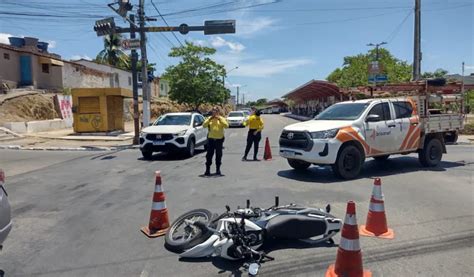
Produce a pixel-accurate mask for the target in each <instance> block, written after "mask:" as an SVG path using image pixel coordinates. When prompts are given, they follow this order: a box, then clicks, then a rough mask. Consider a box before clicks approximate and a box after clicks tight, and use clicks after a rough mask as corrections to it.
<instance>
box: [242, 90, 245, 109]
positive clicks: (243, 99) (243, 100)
mask: <svg viewBox="0 0 474 277" xmlns="http://www.w3.org/2000/svg"><path fill="white" fill-rule="evenodd" d="M242 105H244V106H245V93H242Z"/></svg>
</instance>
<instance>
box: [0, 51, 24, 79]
mask: <svg viewBox="0 0 474 277" xmlns="http://www.w3.org/2000/svg"><path fill="white" fill-rule="evenodd" d="M5 54H7V55H9V59H6V58H5V56H4V55H5ZM2 81H7V82H6V83H8V84H9V85H11V84H12V83H14V84H15V86H17V84H18V83H19V82H20V55H19V54H18V52H16V51H12V50H9V49H3V48H0V82H2Z"/></svg>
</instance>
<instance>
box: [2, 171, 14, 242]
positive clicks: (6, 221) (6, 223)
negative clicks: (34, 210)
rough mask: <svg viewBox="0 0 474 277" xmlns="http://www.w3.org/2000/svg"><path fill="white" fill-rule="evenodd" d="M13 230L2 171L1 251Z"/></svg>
mask: <svg viewBox="0 0 474 277" xmlns="http://www.w3.org/2000/svg"><path fill="white" fill-rule="evenodd" d="M11 229H12V220H11V211H10V203H9V202H8V194H7V190H6V189H5V173H4V172H3V170H2V169H0V249H1V248H2V244H3V242H4V241H5V239H6V238H7V236H8V234H9V233H10V231H11Z"/></svg>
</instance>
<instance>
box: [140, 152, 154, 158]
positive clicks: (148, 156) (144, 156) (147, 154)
mask: <svg viewBox="0 0 474 277" xmlns="http://www.w3.org/2000/svg"><path fill="white" fill-rule="evenodd" d="M142 156H143V158H144V159H145V160H151V157H153V152H151V151H142Z"/></svg>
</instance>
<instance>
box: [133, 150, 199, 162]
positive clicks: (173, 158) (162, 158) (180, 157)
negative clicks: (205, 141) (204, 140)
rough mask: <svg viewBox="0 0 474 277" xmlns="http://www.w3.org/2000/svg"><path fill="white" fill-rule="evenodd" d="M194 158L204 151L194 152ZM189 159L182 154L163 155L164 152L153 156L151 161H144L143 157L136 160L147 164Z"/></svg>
mask: <svg viewBox="0 0 474 277" xmlns="http://www.w3.org/2000/svg"><path fill="white" fill-rule="evenodd" d="M195 151H196V152H195V154H194V156H197V155H199V154H202V153H205V152H206V151H204V150H201V149H200V150H198V149H196V150H195ZM190 158H191V157H187V156H185V155H184V154H177V153H165V152H159V153H156V154H154V155H153V156H152V157H151V159H149V160H146V159H144V158H143V157H140V158H138V160H140V161H148V162H153V161H184V160H187V159H190Z"/></svg>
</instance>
